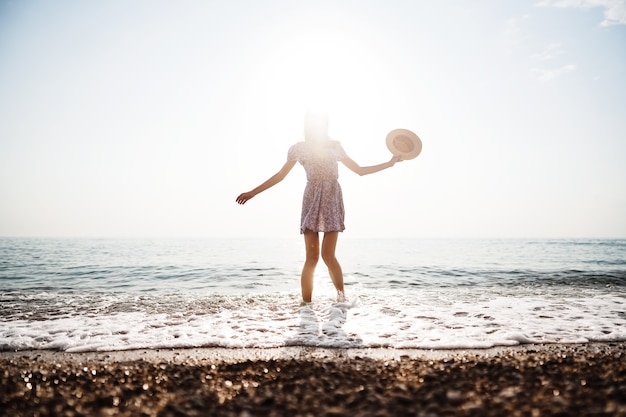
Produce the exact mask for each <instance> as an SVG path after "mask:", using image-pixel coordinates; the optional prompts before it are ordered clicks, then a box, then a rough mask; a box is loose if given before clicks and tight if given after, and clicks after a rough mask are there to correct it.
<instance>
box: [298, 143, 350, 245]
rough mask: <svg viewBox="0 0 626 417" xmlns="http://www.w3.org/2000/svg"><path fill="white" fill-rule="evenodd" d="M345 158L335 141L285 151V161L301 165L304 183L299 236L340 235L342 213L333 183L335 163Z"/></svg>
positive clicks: (339, 194) (338, 191) (340, 196)
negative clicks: (308, 232)
mask: <svg viewBox="0 0 626 417" xmlns="http://www.w3.org/2000/svg"><path fill="white" fill-rule="evenodd" d="M344 158H346V153H345V151H344V150H343V147H342V146H341V145H340V144H339V142H337V141H328V142H325V143H321V144H320V143H314V142H298V143H296V144H295V145H293V146H292V147H291V148H289V152H288V153H287V159H288V160H289V161H297V162H300V164H302V166H303V167H304V170H305V171H306V178H307V183H306V187H305V189H304V196H303V197H302V215H301V218H300V233H304V232H305V231H306V230H310V231H313V232H343V231H344V229H345V226H344V217H345V210H344V206H343V194H342V192H341V186H340V185H339V182H338V181H337V179H338V178H339V172H338V168H337V161H341V160H342V159H344Z"/></svg>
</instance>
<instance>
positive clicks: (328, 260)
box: [322, 250, 337, 266]
mask: <svg viewBox="0 0 626 417" xmlns="http://www.w3.org/2000/svg"><path fill="white" fill-rule="evenodd" d="M322 260H323V261H324V263H325V264H326V266H333V265H335V264H336V263H337V257H336V256H335V251H329V250H326V251H324V250H323V251H322Z"/></svg>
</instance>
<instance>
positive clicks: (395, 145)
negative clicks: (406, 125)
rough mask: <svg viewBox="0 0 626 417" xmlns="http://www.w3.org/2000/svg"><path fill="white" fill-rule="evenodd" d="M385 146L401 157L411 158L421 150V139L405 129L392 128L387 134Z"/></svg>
mask: <svg viewBox="0 0 626 417" xmlns="http://www.w3.org/2000/svg"><path fill="white" fill-rule="evenodd" d="M387 148H389V150H390V151H391V153H392V154H394V155H399V156H401V157H402V159H404V160H407V159H413V158H416V157H417V155H419V154H420V152H422V141H421V140H420V138H419V137H417V135H416V134H415V133H413V132H411V131H410V130H407V129H394V130H392V131H391V132H389V133H388V134H387Z"/></svg>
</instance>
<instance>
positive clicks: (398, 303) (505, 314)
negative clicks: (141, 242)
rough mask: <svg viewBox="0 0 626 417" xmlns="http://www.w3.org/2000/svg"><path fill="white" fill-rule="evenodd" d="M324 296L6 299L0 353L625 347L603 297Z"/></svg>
mask: <svg viewBox="0 0 626 417" xmlns="http://www.w3.org/2000/svg"><path fill="white" fill-rule="evenodd" d="M349 295H350V294H349ZM331 296H332V294H331V293H330V292H327V291H325V290H323V289H322V290H321V291H320V292H318V293H317V298H316V299H315V301H314V302H313V303H310V304H305V305H302V304H301V303H300V301H299V294H296V293H279V294H265V295H259V294H255V295H249V296H232V297H226V296H215V297H212V296H197V297H192V296H190V295H180V294H177V295H172V296H171V297H163V296H158V297H157V296H155V297H136V296H125V295H119V294H118V295H116V296H115V297H113V296H96V295H85V296H80V297H79V296H75V295H74V296H72V298H71V300H70V299H68V298H67V296H63V295H59V294H46V293H43V294H40V295H39V298H38V297H33V296H29V299H28V300H25V301H24V303H23V305H20V304H19V303H20V301H19V300H14V301H13V305H12V308H13V310H14V313H12V314H11V315H9V316H6V315H5V316H3V317H1V318H0V348H1V349H2V350H5V351H6V350H33V349H34V350H39V349H49V350H59V351H66V352H90V351H118V350H131V349H159V348H197V347H223V348H276V347H282V346H311V347H326V348H379V347H391V348H398V349H473V348H489V347H494V346H514V345H519V344H527V343H587V342H615V341H626V315H625V314H624V311H625V310H626V308H625V306H626V300H625V298H624V295H623V294H621V293H611V292H610V291H605V292H600V291H599V292H598V293H597V294H590V293H589V291H587V292H586V293H585V294H584V295H582V294H580V295H577V294H576V293H575V292H573V293H571V294H560V295H559V296H558V297H557V296H554V294H550V293H536V292H534V291H532V290H527V291H524V290H520V289H519V288H518V289H516V290H515V292H514V293H513V292H511V293H505V292H492V293H486V292H484V291H480V292H479V291H477V290H471V289H466V290H458V289H447V290H434V289H430V290H425V291H412V292H410V291H407V292H405V293H404V294H402V295H399V293H398V292H397V291H396V292H388V293H385V292H384V291H376V292H365V293H361V294H356V293H354V294H352V297H351V301H350V302H345V303H336V302H334V301H333V300H332V298H331ZM64 297H65V298H64ZM38 305H41V306H42V307H40V308H41V311H38V310H37V306H38ZM53 307H54V308H53ZM52 308H53V309H52ZM51 309H52V310H51Z"/></svg>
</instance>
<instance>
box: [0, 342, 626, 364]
mask: <svg viewBox="0 0 626 417" xmlns="http://www.w3.org/2000/svg"><path fill="white" fill-rule="evenodd" d="M613 347H619V348H623V349H624V351H625V354H626V342H590V343H541V344H537V343H531V344H519V345H511V346H494V347H489V348H459V349H414V348H407V349H405V348H387V347H380V348H325V347H315V346H284V347H275V348H226V347H202V348H157V349H130V350H114V351H88V352H66V351H57V350H18V351H0V360H2V359H14V358H25V359H29V360H35V361H62V362H66V361H67V362H103V363H106V362H132V361H138V360H142V361H147V362H152V363H154V362H157V363H160V362H163V361H166V362H170V363H185V362H190V361H191V362H220V363H238V362H245V361H270V360H292V359H297V360H322V361H347V360H354V359H371V360H378V361H381V360H382V361H389V360H404V359H409V360H420V359H422V360H426V359H429V360H445V359H451V358H454V357H477V358H485V359H487V358H490V357H497V356H501V355H510V354H512V355H517V354H528V353H534V352H537V351H539V352H545V353H549V352H553V353H562V354H566V353H568V352H569V353H574V352H575V351H580V350H583V351H584V352H585V353H589V352H595V353H597V352H602V351H605V350H607V349H611V348H613Z"/></svg>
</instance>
